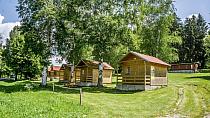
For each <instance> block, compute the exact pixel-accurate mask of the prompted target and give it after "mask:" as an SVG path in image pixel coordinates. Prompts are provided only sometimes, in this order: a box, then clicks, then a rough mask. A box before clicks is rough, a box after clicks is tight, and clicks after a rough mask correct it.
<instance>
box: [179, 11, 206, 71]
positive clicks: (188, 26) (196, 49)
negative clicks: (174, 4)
mask: <svg viewBox="0 0 210 118" xmlns="http://www.w3.org/2000/svg"><path fill="white" fill-rule="evenodd" d="M207 29H208V26H207V24H206V21H205V20H204V18H203V17H202V16H201V15H200V14H199V15H198V17H196V16H194V15H193V16H192V18H187V19H186V20H185V23H184V26H183V30H182V38H183V44H182V46H181V47H180V48H181V50H180V61H181V62H200V63H201V66H202V68H203V67H204V66H205V64H206V62H205V55H206V50H205V47H204V38H205V36H206V34H207Z"/></svg>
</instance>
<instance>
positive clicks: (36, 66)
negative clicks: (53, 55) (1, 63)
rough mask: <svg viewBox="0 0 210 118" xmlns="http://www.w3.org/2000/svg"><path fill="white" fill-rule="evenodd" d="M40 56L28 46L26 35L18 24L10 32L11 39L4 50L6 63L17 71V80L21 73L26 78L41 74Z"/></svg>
mask: <svg viewBox="0 0 210 118" xmlns="http://www.w3.org/2000/svg"><path fill="white" fill-rule="evenodd" d="M40 59H41V58H40V57H39V56H36V55H35V54H34V53H33V52H31V50H30V49H29V48H28V47H27V45H26V42H25V37H24V35H22V34H21V31H20V28H19V27H18V26H16V27H14V29H13V30H12V31H11V32H10V39H9V40H7V43H6V49H5V51H4V60H6V61H5V62H6V65H7V66H8V67H9V68H11V69H12V71H13V72H14V73H15V80H17V75H18V74H20V75H21V77H22V75H24V76H25V78H33V77H35V76H36V75H39V74H40Z"/></svg>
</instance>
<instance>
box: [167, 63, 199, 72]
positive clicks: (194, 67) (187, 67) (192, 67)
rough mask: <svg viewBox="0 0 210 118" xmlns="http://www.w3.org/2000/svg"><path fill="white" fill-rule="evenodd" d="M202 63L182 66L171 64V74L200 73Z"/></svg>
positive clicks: (181, 64) (182, 64) (183, 64)
mask: <svg viewBox="0 0 210 118" xmlns="http://www.w3.org/2000/svg"><path fill="white" fill-rule="evenodd" d="M199 65H200V63H180V64H171V68H170V72H178V73H185V72H188V73H193V72H197V71H198V67H199Z"/></svg>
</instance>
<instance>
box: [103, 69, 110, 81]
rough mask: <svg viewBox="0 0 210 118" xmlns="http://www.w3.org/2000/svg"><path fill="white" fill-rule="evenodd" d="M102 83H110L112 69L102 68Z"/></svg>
mask: <svg viewBox="0 0 210 118" xmlns="http://www.w3.org/2000/svg"><path fill="white" fill-rule="evenodd" d="M103 83H112V70H110V69H108V70H103Z"/></svg>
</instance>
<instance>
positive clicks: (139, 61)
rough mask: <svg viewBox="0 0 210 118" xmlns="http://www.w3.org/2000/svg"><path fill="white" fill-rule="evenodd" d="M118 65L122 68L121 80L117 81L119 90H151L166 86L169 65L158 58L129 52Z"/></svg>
mask: <svg viewBox="0 0 210 118" xmlns="http://www.w3.org/2000/svg"><path fill="white" fill-rule="evenodd" d="M119 64H120V66H121V68H122V72H121V76H122V78H121V79H120V78H119V77H118V79H117V87H116V88H117V89H119V90H151V89H155V88H160V87H161V86H166V85H167V84H168V78H167V68H168V67H169V66H170V65H169V64H167V63H166V62H163V61H162V60H160V59H158V58H155V57H152V56H149V55H144V54H140V53H137V52H129V53H128V54H127V55H125V56H124V57H123V58H122V59H121V60H120V62H119ZM120 80H121V81H120Z"/></svg>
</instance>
